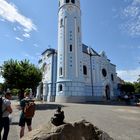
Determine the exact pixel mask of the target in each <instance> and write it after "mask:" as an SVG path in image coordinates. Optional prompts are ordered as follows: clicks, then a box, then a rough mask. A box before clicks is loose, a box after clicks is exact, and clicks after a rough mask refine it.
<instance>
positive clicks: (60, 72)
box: [59, 67, 63, 76]
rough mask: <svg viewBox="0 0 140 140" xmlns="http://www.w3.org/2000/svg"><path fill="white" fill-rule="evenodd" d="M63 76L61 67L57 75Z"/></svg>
mask: <svg viewBox="0 0 140 140" xmlns="http://www.w3.org/2000/svg"><path fill="white" fill-rule="evenodd" d="M62 74H63V70H62V67H61V68H60V69H59V75H60V76H61V75H62Z"/></svg>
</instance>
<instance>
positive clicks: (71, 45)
mask: <svg viewBox="0 0 140 140" xmlns="http://www.w3.org/2000/svg"><path fill="white" fill-rule="evenodd" d="M70 52H72V45H71V44H70Z"/></svg>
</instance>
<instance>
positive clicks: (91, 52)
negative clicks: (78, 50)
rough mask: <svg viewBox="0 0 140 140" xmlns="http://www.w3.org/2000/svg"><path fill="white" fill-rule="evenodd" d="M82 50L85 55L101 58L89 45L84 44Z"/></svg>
mask: <svg viewBox="0 0 140 140" xmlns="http://www.w3.org/2000/svg"><path fill="white" fill-rule="evenodd" d="M82 50H83V52H84V53H87V54H89V55H92V56H95V55H96V56H100V55H99V54H98V53H97V52H96V51H95V50H93V49H92V48H90V47H88V46H87V45H85V44H82Z"/></svg>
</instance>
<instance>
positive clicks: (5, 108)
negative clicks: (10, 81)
mask: <svg viewBox="0 0 140 140" xmlns="http://www.w3.org/2000/svg"><path fill="white" fill-rule="evenodd" d="M11 98H12V94H11V93H10V92H6V93H5V98H3V99H2V100H3V101H2V118H1V122H0V140H1V132H2V129H4V132H3V138H2V140H7V138H8V133H9V129H10V122H9V114H10V113H12V108H11V102H10V100H11Z"/></svg>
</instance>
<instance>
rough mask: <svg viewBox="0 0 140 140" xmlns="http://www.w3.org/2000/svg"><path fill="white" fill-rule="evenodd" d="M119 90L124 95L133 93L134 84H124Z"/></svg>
mask: <svg viewBox="0 0 140 140" xmlns="http://www.w3.org/2000/svg"><path fill="white" fill-rule="evenodd" d="M120 89H121V91H122V92H124V93H133V92H134V91H135V88H134V84H132V83H130V82H125V84H123V85H121V88H120Z"/></svg>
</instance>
